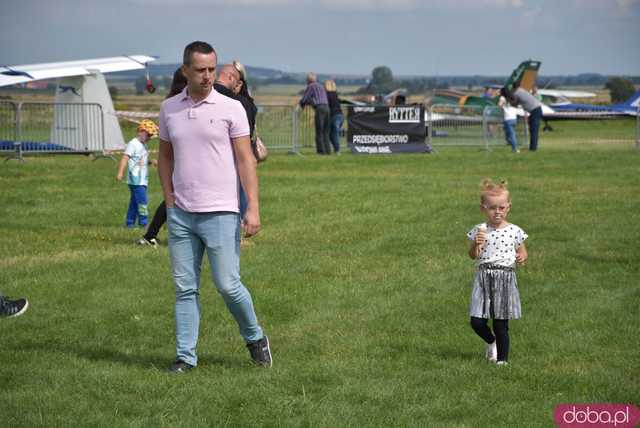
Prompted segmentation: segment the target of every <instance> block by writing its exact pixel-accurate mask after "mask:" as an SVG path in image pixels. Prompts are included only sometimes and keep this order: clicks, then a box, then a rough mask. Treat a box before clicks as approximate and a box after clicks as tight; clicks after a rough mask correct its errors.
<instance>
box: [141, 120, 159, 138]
mask: <svg viewBox="0 0 640 428" xmlns="http://www.w3.org/2000/svg"><path fill="white" fill-rule="evenodd" d="M140 131H146V132H147V134H149V136H150V137H155V136H156V135H158V126H157V125H156V124H155V123H153V121H152V120H149V119H144V120H143V121H142V122H140V123H139V124H138V132H140Z"/></svg>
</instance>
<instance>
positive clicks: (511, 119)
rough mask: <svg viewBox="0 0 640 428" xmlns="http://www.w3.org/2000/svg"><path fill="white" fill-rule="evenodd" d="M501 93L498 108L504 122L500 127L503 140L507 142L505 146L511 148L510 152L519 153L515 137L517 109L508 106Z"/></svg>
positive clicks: (501, 92)
mask: <svg viewBox="0 0 640 428" xmlns="http://www.w3.org/2000/svg"><path fill="white" fill-rule="evenodd" d="M503 89H504V88H503ZM503 92H504V91H503V90H501V91H500V99H499V100H498V106H499V107H500V108H502V111H503V112H504V120H503V122H502V125H503V127H504V138H505V139H506V140H507V144H509V145H510V146H511V151H512V152H514V153H520V150H519V149H518V139H517V137H516V125H517V124H518V109H517V108H515V107H514V106H512V105H511V104H509V102H508V101H507V98H506V97H505V94H504V93H503Z"/></svg>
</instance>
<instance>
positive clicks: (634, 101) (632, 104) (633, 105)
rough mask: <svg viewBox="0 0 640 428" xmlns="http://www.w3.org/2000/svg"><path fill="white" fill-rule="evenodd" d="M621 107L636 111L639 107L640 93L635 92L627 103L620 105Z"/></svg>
mask: <svg viewBox="0 0 640 428" xmlns="http://www.w3.org/2000/svg"><path fill="white" fill-rule="evenodd" d="M620 106H621V107H624V108H627V109H634V110H637V109H638V107H640V91H636V93H635V94H633V95H631V98H629V99H628V100H627V101H625V102H623V103H622V104H620Z"/></svg>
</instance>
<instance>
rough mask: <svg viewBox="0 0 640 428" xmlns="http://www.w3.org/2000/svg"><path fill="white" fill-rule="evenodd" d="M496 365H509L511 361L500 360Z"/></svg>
mask: <svg viewBox="0 0 640 428" xmlns="http://www.w3.org/2000/svg"><path fill="white" fill-rule="evenodd" d="M496 365H497V366H508V365H509V363H507V362H506V361H498V362H497V363H496Z"/></svg>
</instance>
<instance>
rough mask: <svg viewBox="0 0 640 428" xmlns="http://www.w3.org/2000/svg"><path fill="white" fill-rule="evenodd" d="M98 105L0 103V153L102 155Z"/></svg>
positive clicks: (100, 108)
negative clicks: (100, 153) (99, 153)
mask: <svg viewBox="0 0 640 428" xmlns="http://www.w3.org/2000/svg"><path fill="white" fill-rule="evenodd" d="M104 141H105V139H104V123H103V113H102V107H101V106H100V104H92V103H45V102H42V103H38V102H19V103H14V102H11V101H1V102H0V152H14V153H15V154H16V156H17V157H18V158H20V159H21V158H22V154H23V153H85V154H88V153H97V152H104V149H105V144H104Z"/></svg>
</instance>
